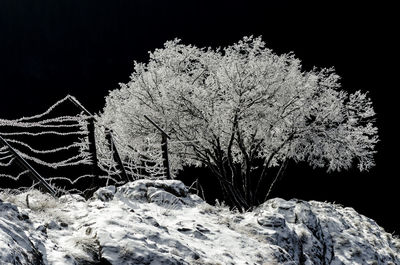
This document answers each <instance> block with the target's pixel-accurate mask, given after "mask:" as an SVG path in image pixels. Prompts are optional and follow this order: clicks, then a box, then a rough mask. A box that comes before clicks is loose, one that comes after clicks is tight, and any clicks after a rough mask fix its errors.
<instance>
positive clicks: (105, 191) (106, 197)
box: [93, 186, 116, 202]
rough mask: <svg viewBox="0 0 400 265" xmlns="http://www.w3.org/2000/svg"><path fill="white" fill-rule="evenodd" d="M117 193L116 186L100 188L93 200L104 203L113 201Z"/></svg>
mask: <svg viewBox="0 0 400 265" xmlns="http://www.w3.org/2000/svg"><path fill="white" fill-rule="evenodd" d="M115 191H116V189H115V186H107V187H103V188H100V189H98V190H97V191H96V192H95V193H94V194H93V199H98V200H100V201H103V202H108V201H111V200H112V199H113V198H114V194H115Z"/></svg>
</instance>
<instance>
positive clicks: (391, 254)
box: [0, 180, 400, 265]
mask: <svg viewBox="0 0 400 265" xmlns="http://www.w3.org/2000/svg"><path fill="white" fill-rule="evenodd" d="M5 197H7V198H8V199H9V201H12V203H9V202H5V201H4V202H3V201H2V202H0V264H49V265H50V264H51V265H53V264H54V265H58V264H60V265H61V264H63V265H64V264H113V265H120V264H121V265H122V264H152V265H155V264H263V265H265V264H285V265H295V264H299V265H311V264H315V265H317V264H318V265H328V264H330V265H339V264H360V265H361V264H388V265H397V264H400V254H399V253H400V241H399V240H398V239H396V238H394V237H393V236H392V235H390V234H388V233H386V232H385V231H384V230H383V229H382V228H381V227H379V226H378V225H377V224H376V223H375V222H374V221H373V220H371V219H369V218H367V217H365V216H363V215H360V214H358V213H357V212H356V211H355V210H354V209H352V208H344V207H342V206H339V205H335V204H330V203H322V202H315V201H311V202H306V201H301V200H290V201H286V200H283V199H279V198H275V199H272V200H269V201H267V202H265V203H264V204H262V205H260V206H259V207H257V208H256V209H254V210H253V211H252V212H247V213H244V214H241V213H238V212H232V211H229V209H228V208H227V207H223V206H211V205H208V204H206V203H205V202H204V201H202V200H201V199H200V198H199V197H198V196H196V195H193V194H190V193H188V190H187V188H186V187H185V186H184V185H183V183H182V182H180V181H175V180H168V181H160V180H158V181H151V180H139V181H135V182H132V183H128V184H126V185H124V186H122V187H118V188H115V187H113V186H109V187H105V188H101V189H99V190H98V191H97V192H95V193H94V196H93V198H91V199H90V200H88V201H85V200H84V199H83V198H82V197H80V196H78V195H68V196H63V197H61V198H60V199H53V198H51V197H49V196H46V195H44V194H41V193H39V192H33V193H32V191H31V192H30V193H29V198H30V199H29V200H30V203H29V207H27V203H26V198H27V197H26V194H20V195H17V196H14V197H13V196H11V195H8V196H2V195H1V194H0V198H3V199H4V198H5Z"/></svg>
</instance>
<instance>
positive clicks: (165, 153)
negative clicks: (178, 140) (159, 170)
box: [161, 134, 171, 179]
mask: <svg viewBox="0 0 400 265" xmlns="http://www.w3.org/2000/svg"><path fill="white" fill-rule="evenodd" d="M161 151H162V159H163V166H164V170H165V175H166V177H167V179H171V175H170V170H169V160H168V140H167V136H166V135H165V134H162V138H161Z"/></svg>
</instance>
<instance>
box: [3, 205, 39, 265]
mask: <svg viewBox="0 0 400 265" xmlns="http://www.w3.org/2000/svg"><path fill="white" fill-rule="evenodd" d="M21 219H22V220H21ZM23 219H24V218H21V214H20V212H19V211H18V208H17V207H16V206H15V205H12V204H10V203H6V202H2V201H0V264H2V265H3V264H4V265H8V264H10V265H11V264H37V265H40V264H43V260H42V255H41V253H40V252H39V250H38V249H37V248H36V247H35V246H34V244H33V243H32V241H31V240H30V238H29V237H28V235H27V231H28V230H29V226H30V224H28V223H27V222H26V220H23Z"/></svg>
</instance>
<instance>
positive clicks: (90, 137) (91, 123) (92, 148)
mask: <svg viewBox="0 0 400 265" xmlns="http://www.w3.org/2000/svg"><path fill="white" fill-rule="evenodd" d="M87 129H88V140H89V153H90V155H91V158H92V165H91V168H92V174H93V176H94V178H93V179H92V182H91V183H90V186H89V190H93V188H94V187H95V186H96V183H95V180H97V179H99V173H100V168H99V165H98V160H97V151H96V137H95V132H94V117H93V116H91V117H89V119H88V124H87ZM91 196H92V194H89V193H88V194H86V198H89V197H91Z"/></svg>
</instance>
